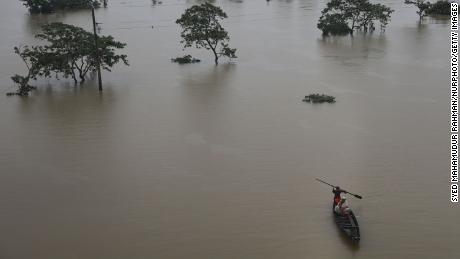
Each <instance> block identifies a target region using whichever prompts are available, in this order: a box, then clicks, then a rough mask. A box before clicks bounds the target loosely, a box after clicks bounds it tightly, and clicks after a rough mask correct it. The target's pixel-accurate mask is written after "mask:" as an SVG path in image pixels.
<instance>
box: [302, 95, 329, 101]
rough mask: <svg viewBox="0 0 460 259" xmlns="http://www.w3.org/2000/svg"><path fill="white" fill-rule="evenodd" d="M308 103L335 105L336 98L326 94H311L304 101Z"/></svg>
mask: <svg viewBox="0 0 460 259" xmlns="http://www.w3.org/2000/svg"><path fill="white" fill-rule="evenodd" d="M303 101H304V102H307V103H335V97H334V96H330V95H325V94H310V95H307V96H305V99H303Z"/></svg>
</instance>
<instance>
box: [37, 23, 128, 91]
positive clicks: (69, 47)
mask: <svg viewBox="0 0 460 259" xmlns="http://www.w3.org/2000/svg"><path fill="white" fill-rule="evenodd" d="M42 30H43V32H42V33H40V34H37V35H36V37H37V38H38V39H41V40H45V41H47V42H48V43H49V44H48V45H44V46H43V47H42V49H41V50H42V51H43V52H46V53H48V55H50V54H51V55H52V56H53V57H54V58H53V59H48V63H46V64H43V63H42V65H46V68H47V70H49V71H52V72H55V73H57V74H62V75H63V76H64V77H65V78H68V77H72V78H73V80H74V81H75V83H77V76H78V78H79V79H80V82H84V81H85V77H86V75H87V73H88V72H89V71H95V70H96V69H97V65H98V62H97V58H96V57H97V55H96V47H95V44H94V36H93V34H92V33H90V32H87V31H85V30H84V29H82V28H80V27H77V26H73V25H68V24H64V23H51V24H48V25H45V26H43V28H42ZM125 46H126V44H124V43H121V42H118V41H115V40H114V39H113V37H112V36H99V37H98V51H99V57H100V61H101V62H100V64H101V67H102V69H104V70H107V71H111V70H110V69H111V67H113V66H114V65H115V64H117V63H119V62H123V63H124V64H125V65H128V60H127V56H126V55H117V54H115V50H116V49H122V48H124V47H125Z"/></svg>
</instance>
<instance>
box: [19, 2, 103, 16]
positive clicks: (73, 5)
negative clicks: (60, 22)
mask: <svg viewBox="0 0 460 259" xmlns="http://www.w3.org/2000/svg"><path fill="white" fill-rule="evenodd" d="M19 1H21V2H23V4H24V5H25V6H26V7H27V8H29V11H30V12H31V13H51V12H54V11H55V10H59V9H84V8H91V7H99V6H100V5H101V4H100V1H99V0H19Z"/></svg>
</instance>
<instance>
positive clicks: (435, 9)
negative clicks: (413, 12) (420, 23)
mask: <svg viewBox="0 0 460 259" xmlns="http://www.w3.org/2000/svg"><path fill="white" fill-rule="evenodd" d="M450 10H451V7H450V2H449V1H437V2H436V3H434V4H431V5H430V8H428V10H426V11H425V12H426V14H427V15H450Z"/></svg>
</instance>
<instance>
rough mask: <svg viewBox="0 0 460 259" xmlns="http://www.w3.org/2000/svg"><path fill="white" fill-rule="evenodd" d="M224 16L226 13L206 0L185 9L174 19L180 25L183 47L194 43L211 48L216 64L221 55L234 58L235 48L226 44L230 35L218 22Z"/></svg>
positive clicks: (199, 46) (198, 46)
mask: <svg viewBox="0 0 460 259" xmlns="http://www.w3.org/2000/svg"><path fill="white" fill-rule="evenodd" d="M225 18H227V14H226V13H225V12H224V11H223V10H222V9H221V8H220V7H217V6H214V5H212V4H210V3H207V2H206V3H204V4H201V5H194V6H192V7H190V8H188V9H187V10H185V12H184V13H183V14H182V16H181V17H180V18H179V19H178V20H177V21H176V23H177V24H179V25H180V26H181V27H182V32H181V37H182V41H181V43H184V48H188V47H191V46H193V45H195V47H196V48H205V49H207V50H211V51H212V52H213V54H214V61H215V63H216V65H217V64H218V63H219V58H220V57H222V56H226V57H229V58H236V55H235V53H236V49H232V48H230V47H229V46H228V41H229V40H230V36H228V32H227V31H226V30H225V29H224V28H223V27H222V25H221V24H220V20H223V19H225Z"/></svg>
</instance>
